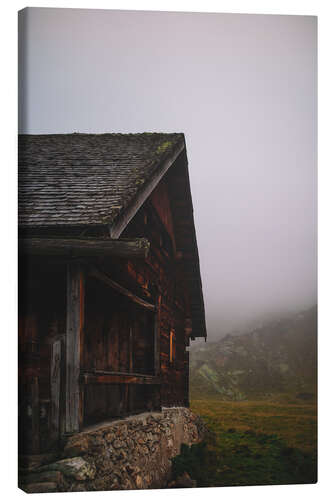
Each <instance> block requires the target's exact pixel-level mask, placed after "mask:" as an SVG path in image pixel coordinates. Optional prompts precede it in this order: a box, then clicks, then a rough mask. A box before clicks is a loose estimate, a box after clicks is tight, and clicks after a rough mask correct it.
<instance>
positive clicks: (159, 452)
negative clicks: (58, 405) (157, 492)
mask: <svg viewBox="0 0 333 500" xmlns="http://www.w3.org/2000/svg"><path fill="white" fill-rule="evenodd" d="M204 433H205V427H204V425H203V423H202V421H201V419H200V418H199V417H198V416H197V415H195V414H193V413H192V412H191V411H190V410H189V409H188V408H166V409H163V410H162V411H161V412H155V413H142V414H140V415H136V416H131V417H128V418H125V419H122V420H118V421H114V422H109V423H104V424H100V425H98V426H95V427H92V428H90V429H88V430H86V431H84V432H81V433H79V434H76V435H73V436H72V437H71V438H69V439H68V440H67V443H66V444H65V447H64V450H63V453H62V456H61V457H60V459H59V460H57V461H53V462H52V463H48V464H44V465H42V466H40V467H37V468H35V469H33V470H30V471H29V473H28V474H24V472H23V473H21V474H20V487H21V488H22V489H23V490H25V491H27V492H31V493H32V492H43V491H45V492H46V491H96V490H119V489H121V490H128V489H144V488H164V487H165V486H166V485H167V482H168V480H169V479H170V472H171V458H172V457H174V456H176V455H178V454H179V452H180V446H181V444H182V443H186V444H188V445H192V444H194V443H198V442H199V441H201V440H202V438H203V436H204Z"/></svg>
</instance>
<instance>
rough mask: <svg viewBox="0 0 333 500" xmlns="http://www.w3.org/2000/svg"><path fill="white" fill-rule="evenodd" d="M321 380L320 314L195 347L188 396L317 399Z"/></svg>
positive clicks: (311, 311) (307, 314)
mask: <svg viewBox="0 0 333 500" xmlns="http://www.w3.org/2000/svg"><path fill="white" fill-rule="evenodd" d="M316 379H317V309H316V308H315V307H313V308H312V309H309V310H308V311H304V312H302V313H300V314H297V315H295V316H293V317H291V318H287V319H284V320H280V321H275V322H271V323H268V324H266V325H264V326H261V327H260V328H256V329H254V330H251V331H249V332H247V333H246V334H243V335H238V336H231V335H227V336H226V337H224V338H223V339H222V340H220V341H218V342H212V343H210V342H207V344H199V345H197V346H196V345H193V348H191V353H190V395H191V398H192V399H195V398H197V397H200V394H207V395H208V396H210V397H217V398H218V399H222V400H234V401H239V400H245V399H253V398H256V399H258V398H271V397H272V395H273V394H281V393H288V394H293V395H296V394H299V397H300V398H301V399H302V398H303V399H304V398H306V397H311V395H312V396H313V397H314V396H315V394H316Z"/></svg>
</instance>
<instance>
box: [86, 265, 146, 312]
mask: <svg viewBox="0 0 333 500" xmlns="http://www.w3.org/2000/svg"><path fill="white" fill-rule="evenodd" d="M89 276H92V277H93V278H96V279H98V280H100V281H102V282H103V283H105V284H106V285H109V286H110V287H111V288H113V289H114V290H116V292H118V293H121V294H122V295H125V297H127V298H128V299H130V300H131V301H132V302H135V303H136V304H138V305H139V306H142V307H144V308H146V309H148V310H149V311H152V312H154V311H155V309H156V308H155V306H154V304H150V303H149V302H146V301H145V300H143V299H141V298H140V297H138V296H137V295H135V294H134V293H133V292H131V291H130V290H127V288H125V287H123V286H122V285H119V283H117V282H116V281H113V280H112V279H111V278H110V277H109V276H108V275H107V274H105V273H102V272H101V271H99V270H98V269H96V268H95V267H92V268H91V269H90V270H89Z"/></svg>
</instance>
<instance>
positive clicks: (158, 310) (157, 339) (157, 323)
mask: <svg viewBox="0 0 333 500" xmlns="http://www.w3.org/2000/svg"><path fill="white" fill-rule="evenodd" d="M161 300H162V296H161V294H159V295H158V296H157V301H156V313H155V324H154V372H155V375H159V374H160V370H161V360H160V349H161V348H160V337H161V336H160V322H161V318H160V316H161Z"/></svg>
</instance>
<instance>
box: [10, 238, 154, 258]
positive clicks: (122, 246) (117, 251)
mask: <svg viewBox="0 0 333 500" xmlns="http://www.w3.org/2000/svg"><path fill="white" fill-rule="evenodd" d="M149 246H150V244H149V241H148V240H147V239H146V238H135V239H123V240H111V239H110V240H101V239H97V238H75V239H74V238H66V239H64V238H20V239H19V251H20V253H27V254H32V255H63V256H70V257H89V256H94V257H112V256H114V257H124V258H143V259H144V258H146V257H147V256H148V253H149Z"/></svg>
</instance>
